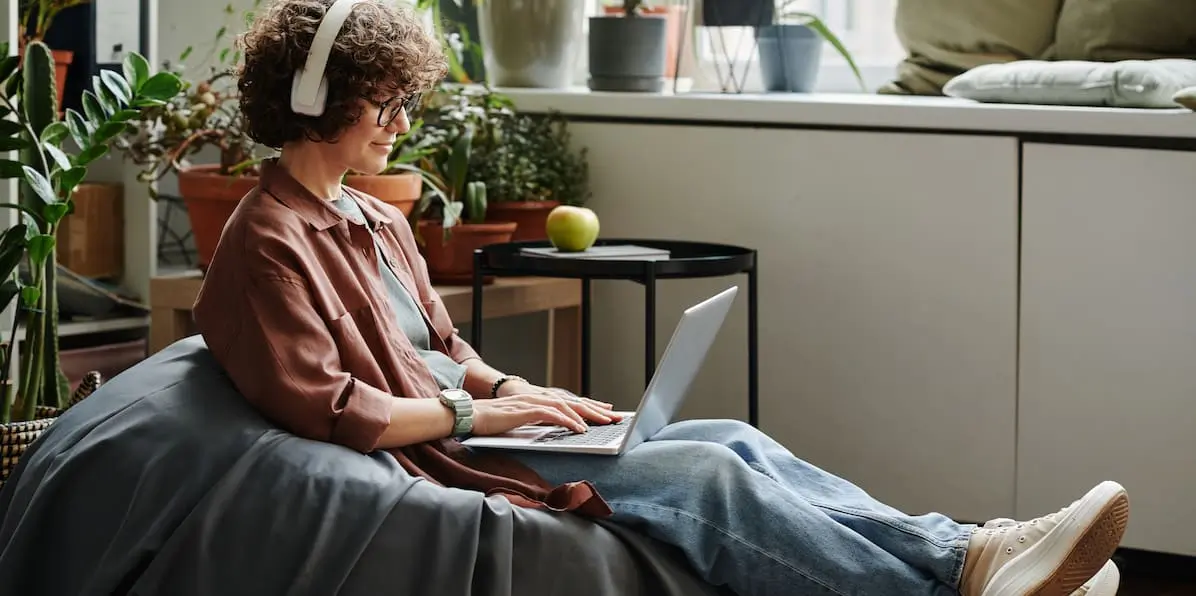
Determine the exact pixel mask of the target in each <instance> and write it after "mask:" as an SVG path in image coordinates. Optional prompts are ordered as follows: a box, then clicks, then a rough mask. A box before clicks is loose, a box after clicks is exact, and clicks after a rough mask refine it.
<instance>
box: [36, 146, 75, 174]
mask: <svg viewBox="0 0 1196 596" xmlns="http://www.w3.org/2000/svg"><path fill="white" fill-rule="evenodd" d="M42 147H43V148H45V150H46V153H49V154H50V158H51V159H53V160H54V163H56V164H58V167H59V168H61V169H63V170H68V169H70V167H71V158H69V157H67V156H66V153H64V152H63V151H62V149H59V148H58V147H56V146H54V145H52V144H50V143H42Z"/></svg>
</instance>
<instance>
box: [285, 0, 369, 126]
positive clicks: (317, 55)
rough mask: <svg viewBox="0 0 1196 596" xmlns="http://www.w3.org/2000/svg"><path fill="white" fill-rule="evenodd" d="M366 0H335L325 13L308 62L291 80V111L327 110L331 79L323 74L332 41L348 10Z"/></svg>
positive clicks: (308, 114)
mask: <svg viewBox="0 0 1196 596" xmlns="http://www.w3.org/2000/svg"><path fill="white" fill-rule="evenodd" d="M364 1H365V0H334V1H333V3H332V6H329V7H328V11H327V12H325V13H324V18H323V19H321V20H320V26H319V28H317V29H316V35H315V37H314V38H312V41H311V49H309V50H308V51H307V62H306V63H304V65H303V68H301V69H299V70H297V71H295V79H294V81H293V82H292V83H291V111H293V112H295V113H296V114H305V115H307V116H319V115H320V114H323V113H324V104H325V102H326V101H327V100H328V79H327V77H325V76H324V69H325V68H326V67H327V66H328V55H329V54H331V53H332V44H333V43H334V42H335V41H336V36H337V35H338V34H339V33H340V31H341V26H343V25H344V24H345V20H346V19H348V18H349V13H350V12H353V7H354V6H356V5H357V4H358V3H360V2H364Z"/></svg>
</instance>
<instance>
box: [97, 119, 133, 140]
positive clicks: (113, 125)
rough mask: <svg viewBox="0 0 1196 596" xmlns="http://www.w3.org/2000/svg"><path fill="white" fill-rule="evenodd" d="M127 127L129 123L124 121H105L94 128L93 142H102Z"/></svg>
mask: <svg viewBox="0 0 1196 596" xmlns="http://www.w3.org/2000/svg"><path fill="white" fill-rule="evenodd" d="M128 127H129V125H128V124H127V123H124V122H105V123H103V124H101V125H100V127H99V128H97V129H96V134H95V135H94V137H95V142H96V143H97V144H103V143H104V142H106V141H107V140H108V139H111V138H112V137H115V136H116V135H118V134H120V133H122V132H124V131H125V129H126V128H128Z"/></svg>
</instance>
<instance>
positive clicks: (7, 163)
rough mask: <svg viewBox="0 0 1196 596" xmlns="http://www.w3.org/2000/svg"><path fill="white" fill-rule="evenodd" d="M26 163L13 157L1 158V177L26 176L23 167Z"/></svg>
mask: <svg viewBox="0 0 1196 596" xmlns="http://www.w3.org/2000/svg"><path fill="white" fill-rule="evenodd" d="M24 165H25V164H23V163H21V162H19V161H16V160H12V159H0V179H8V178H24V177H25V170H23V169H22V168H23V167H24Z"/></svg>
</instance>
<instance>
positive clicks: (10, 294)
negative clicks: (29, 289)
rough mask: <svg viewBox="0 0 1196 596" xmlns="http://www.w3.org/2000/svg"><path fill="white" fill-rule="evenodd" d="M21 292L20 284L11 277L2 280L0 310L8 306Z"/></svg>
mask: <svg viewBox="0 0 1196 596" xmlns="http://www.w3.org/2000/svg"><path fill="white" fill-rule="evenodd" d="M20 293H21V284H20V283H19V282H18V281H17V280H15V279H12V278H9V279H6V280H4V283H3V284H0V310H3V309H6V308H8V305H9V304H12V300H13V298H16V297H17V295H18V294H20Z"/></svg>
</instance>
